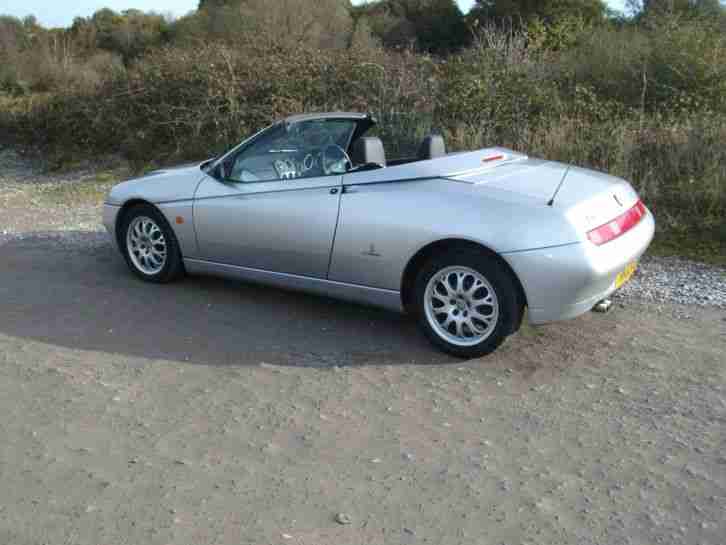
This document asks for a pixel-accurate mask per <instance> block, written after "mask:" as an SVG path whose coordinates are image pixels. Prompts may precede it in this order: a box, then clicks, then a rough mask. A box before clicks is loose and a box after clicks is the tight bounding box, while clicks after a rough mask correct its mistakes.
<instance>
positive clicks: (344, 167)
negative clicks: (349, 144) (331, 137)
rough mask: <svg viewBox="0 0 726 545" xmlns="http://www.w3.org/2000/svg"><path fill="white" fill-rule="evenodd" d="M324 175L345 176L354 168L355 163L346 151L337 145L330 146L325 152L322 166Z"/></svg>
mask: <svg viewBox="0 0 726 545" xmlns="http://www.w3.org/2000/svg"><path fill="white" fill-rule="evenodd" d="M321 166H322V167H323V173H325V174H326V175H330V174H345V173H346V172H348V170H350V169H351V168H353V161H351V160H350V157H348V154H347V153H345V150H344V149H343V148H341V147H340V146H338V145H336V144H330V145H329V146H326V148H325V149H324V150H323V160H322V165H321Z"/></svg>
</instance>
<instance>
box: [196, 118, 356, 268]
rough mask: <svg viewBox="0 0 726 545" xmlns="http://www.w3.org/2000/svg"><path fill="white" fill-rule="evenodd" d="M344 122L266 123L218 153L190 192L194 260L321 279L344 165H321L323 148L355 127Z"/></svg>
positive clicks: (329, 245)
mask: <svg viewBox="0 0 726 545" xmlns="http://www.w3.org/2000/svg"><path fill="white" fill-rule="evenodd" d="M348 124H349V127H348V126H341V125H339V124H338V125H334V124H330V125H327V126H326V122H323V121H321V122H319V123H318V125H313V124H311V123H306V124H305V125H304V126H301V127H295V128H294V129H291V128H290V127H282V126H281V127H278V128H275V127H273V129H272V130H271V131H270V134H266V135H265V134H263V135H261V137H260V140H258V141H256V142H253V143H252V144H251V145H250V146H247V148H245V149H243V150H240V151H239V152H238V153H236V154H234V155H233V156H231V157H229V158H225V159H224V160H223V161H222V163H221V164H220V168H219V169H218V171H217V172H216V175H215V173H210V175H208V176H206V177H205V178H204V180H203V181H202V182H201V184H200V186H199V188H198V189H197V193H196V196H195V202H194V225H195V230H196V234H197V242H198V246H199V252H200V255H201V257H202V259H205V260H208V261H213V262H216V263H223V264H228V265H237V266H242V267H248V268H253V269H260V270H265V271H274V272H282V273H290V274H297V275H303V276H310V277H316V278H326V277H327V275H328V268H329V265H330V253H331V250H332V246H333V238H334V236H335V229H336V225H337V221H338V210H339V204H340V195H341V191H340V189H341V184H342V175H341V174H342V171H344V170H345V166H344V165H342V164H341V165H338V164H335V163H334V162H333V163H331V162H330V161H328V162H327V163H326V164H327V165H328V166H327V168H323V160H322V158H323V149H325V146H330V145H331V144H330V142H331V141H337V140H335V139H337V138H340V139H342V138H343V137H345V138H348V136H347V135H344V134H342V133H343V131H345V130H350V131H352V130H353V129H354V128H355V125H354V123H352V122H349V123H348ZM326 131H327V132H330V133H331V135H332V136H331V135H328V134H327V132H326ZM329 153H330V152H329ZM331 165H332V166H331Z"/></svg>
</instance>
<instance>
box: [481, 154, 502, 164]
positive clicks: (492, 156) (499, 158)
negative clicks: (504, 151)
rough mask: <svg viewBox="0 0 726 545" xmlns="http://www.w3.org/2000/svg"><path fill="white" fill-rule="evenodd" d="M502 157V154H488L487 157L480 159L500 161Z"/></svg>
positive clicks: (483, 161)
mask: <svg viewBox="0 0 726 545" xmlns="http://www.w3.org/2000/svg"><path fill="white" fill-rule="evenodd" d="M502 159H504V155H490V156H489V157H484V159H482V160H481V162H482V163H491V162H493V161H501V160H502Z"/></svg>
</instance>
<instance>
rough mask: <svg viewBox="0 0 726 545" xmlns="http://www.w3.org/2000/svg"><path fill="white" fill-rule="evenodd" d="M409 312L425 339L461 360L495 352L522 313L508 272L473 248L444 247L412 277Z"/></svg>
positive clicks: (518, 321) (496, 261)
mask: <svg viewBox="0 0 726 545" xmlns="http://www.w3.org/2000/svg"><path fill="white" fill-rule="evenodd" d="M415 310H416V313H417V315H418V321H419V324H420V326H421V328H422V330H423V332H424V333H425V334H426V336H427V337H428V338H429V339H430V340H431V342H433V343H434V344H435V345H436V346H438V347H439V348H441V349H442V350H444V351H445V352H448V353H449V354H453V355H455V356H458V357H462V358H476V357H481V356H484V355H486V354H489V353H491V352H493V351H494V350H496V349H497V348H498V347H499V346H500V345H501V344H502V342H504V340H505V339H506V338H507V336H508V335H510V334H511V333H512V332H513V331H514V330H516V329H517V327H516V326H517V324H519V323H520V321H521V313H522V309H521V305H519V304H518V297H517V291H516V287H515V284H514V282H513V280H512V278H511V276H510V273H509V271H507V270H506V268H505V267H504V266H503V265H502V264H501V263H499V261H498V260H497V259H495V258H493V257H490V256H487V255H486V254H483V253H480V252H477V251H473V250H458V251H450V252H447V253H445V254H443V255H440V256H435V257H433V258H431V259H429V260H428V261H427V262H426V263H425V264H424V266H423V267H422V268H421V270H420V271H419V273H418V275H417V277H416V285H415Z"/></svg>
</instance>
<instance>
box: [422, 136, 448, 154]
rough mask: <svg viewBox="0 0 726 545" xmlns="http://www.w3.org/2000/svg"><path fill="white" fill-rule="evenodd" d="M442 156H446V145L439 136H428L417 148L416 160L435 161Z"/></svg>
mask: <svg viewBox="0 0 726 545" xmlns="http://www.w3.org/2000/svg"><path fill="white" fill-rule="evenodd" d="M444 155H446V144H445V143H444V137H443V136H441V135H440V134H429V135H428V136H427V137H426V138H424V139H423V142H421V146H420V147H419V148H418V158H419V159H421V160H426V159H436V158H437V157H443V156H444Z"/></svg>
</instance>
